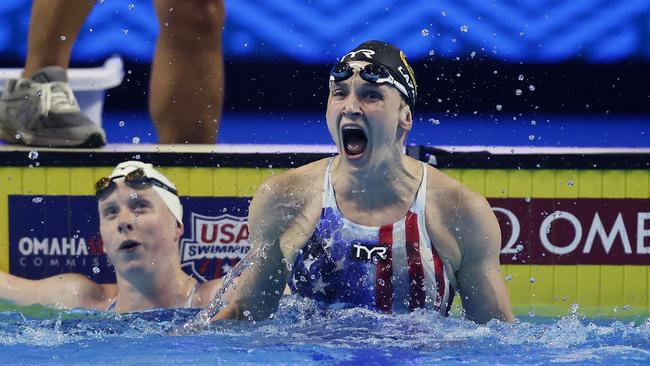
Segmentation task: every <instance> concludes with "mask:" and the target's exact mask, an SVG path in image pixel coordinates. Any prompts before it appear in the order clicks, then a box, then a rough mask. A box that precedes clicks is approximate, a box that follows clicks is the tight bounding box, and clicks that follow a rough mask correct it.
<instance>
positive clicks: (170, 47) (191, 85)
mask: <svg viewBox="0 0 650 366" xmlns="http://www.w3.org/2000/svg"><path fill="white" fill-rule="evenodd" d="M155 6H156V13H157V14H158V20H159V24H160V35H159V37H158V42H157V44H156V52H155V55H154V61H153V65H152V73H151V84H150V89H149V92H150V99H149V109H150V112H151V118H152V120H153V121H154V125H155V127H156V130H157V132H158V138H159V140H160V143H164V144H167V143H177V144H178V143H191V144H214V143H215V141H216V136H217V134H218V131H219V126H220V124H221V108H222V105H223V93H224V92H223V90H224V70H223V55H222V51H221V36H222V32H223V25H224V21H225V7H224V1H223V0H180V1H179V0H155Z"/></svg>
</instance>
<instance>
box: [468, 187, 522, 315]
mask: <svg viewBox="0 0 650 366" xmlns="http://www.w3.org/2000/svg"><path fill="white" fill-rule="evenodd" d="M459 218H460V220H461V222H460V227H462V230H461V236H460V238H459V244H460V246H461V249H462V252H463V259H462V262H461V265H460V268H459V269H458V272H457V278H458V284H459V287H460V297H461V300H462V302H463V308H464V309H465V314H466V317H467V318H468V319H470V320H474V321H476V322H479V323H486V322H488V321H490V320H491V319H499V320H502V321H506V322H512V321H514V317H513V315H512V308H511V306H510V298H509V297H508V289H507V287H506V284H505V281H504V277H503V275H502V273H501V269H500V265H499V255H500V251H501V231H500V228H499V224H498V222H497V220H496V217H495V216H494V213H493V212H492V209H491V208H490V206H489V204H488V203H487V201H486V200H485V199H484V198H483V197H481V196H479V195H477V194H475V193H470V192H468V193H467V194H466V199H465V200H464V202H463V203H462V204H461V205H460V207H459Z"/></svg>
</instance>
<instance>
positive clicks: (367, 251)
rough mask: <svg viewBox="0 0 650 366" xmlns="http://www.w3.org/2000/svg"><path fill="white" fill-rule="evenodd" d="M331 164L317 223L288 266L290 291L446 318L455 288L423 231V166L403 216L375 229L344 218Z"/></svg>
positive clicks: (325, 301) (424, 200)
mask: <svg viewBox="0 0 650 366" xmlns="http://www.w3.org/2000/svg"><path fill="white" fill-rule="evenodd" d="M331 165H332V160H330V162H329V165H328V166H327V169H326V172H325V182H324V187H323V188H324V190H323V208H322V211H321V217H320V221H319V223H318V226H317V228H316V230H315V232H314V233H313V235H312V236H311V238H310V239H309V240H308V241H307V243H306V244H305V247H304V248H303V249H302V250H301V251H300V252H299V254H298V256H297V258H296V261H295V263H294V265H293V267H292V270H291V271H292V273H291V279H290V281H289V286H290V288H291V290H292V292H293V293H298V294H300V295H302V296H305V297H309V298H313V299H315V300H316V301H318V302H322V303H328V304H332V303H342V304H347V305H350V306H361V307H367V308H370V309H374V310H378V311H383V312H396V313H404V312H409V311H413V310H416V309H419V308H427V309H433V310H435V311H437V312H439V313H440V314H442V315H445V316H446V315H447V314H448V312H449V309H450V307H451V303H452V301H453V298H454V290H453V288H452V287H451V285H450V282H449V278H448V276H447V273H446V271H445V267H444V266H443V264H442V261H441V260H440V256H438V253H437V252H436V249H435V248H434V247H433V246H432V245H431V240H430V239H429V234H428V233H427V231H426V226H425V221H424V207H425V202H426V186H427V169H426V165H425V164H424V163H423V169H422V171H423V174H422V181H421V183H420V187H419V188H418V192H417V195H416V199H415V202H413V204H412V205H411V208H410V209H409V211H408V213H407V214H406V216H405V217H404V218H402V219H401V220H399V221H397V222H396V223H394V224H388V225H383V226H379V227H377V226H364V225H359V224H356V223H354V222H352V221H350V220H348V219H346V218H345V217H343V215H342V214H341V212H340V211H339V209H338V207H337V205H336V200H335V198H334V189H333V187H332V182H331V174H330V170H331Z"/></svg>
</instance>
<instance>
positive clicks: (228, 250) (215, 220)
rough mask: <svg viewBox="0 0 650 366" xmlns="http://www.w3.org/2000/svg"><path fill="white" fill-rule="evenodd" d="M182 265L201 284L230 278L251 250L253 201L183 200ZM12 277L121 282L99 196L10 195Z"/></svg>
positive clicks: (10, 270) (238, 198)
mask: <svg viewBox="0 0 650 366" xmlns="http://www.w3.org/2000/svg"><path fill="white" fill-rule="evenodd" d="M181 202H182V204H183V207H184V211H185V213H184V218H183V224H184V226H185V234H184V235H183V237H182V238H181V240H180V253H181V262H182V263H181V265H182V267H183V269H184V270H185V271H186V272H187V273H188V274H191V275H193V276H195V277H196V278H197V279H199V280H200V281H206V280H210V279H213V278H219V277H221V276H222V275H224V274H226V273H227V272H228V271H229V270H230V269H231V268H232V267H233V266H234V265H235V264H237V262H238V261H239V260H241V258H243V256H244V255H246V253H247V252H248V250H249V249H250V245H249V242H248V225H247V222H246V216H247V215H248V204H249V202H250V199H249V198H248V197H182V198H181ZM8 203H9V210H8V213H9V272H10V273H11V274H14V275H16V276H20V277H24V278H29V279H41V278H45V277H49V276H54V275H57V274H61V273H67V272H74V273H81V274H84V275H86V276H88V277H89V278H90V279H92V280H93V281H96V282H98V283H111V282H114V281H115V272H114V270H113V267H112V265H111V263H110V261H109V260H108V258H107V257H106V256H105V255H104V251H103V243H102V240H101V237H100V235H99V219H98V213H97V202H96V200H95V197H93V196H32V195H9V198H8Z"/></svg>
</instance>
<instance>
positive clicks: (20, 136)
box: [14, 133, 23, 140]
mask: <svg viewBox="0 0 650 366" xmlns="http://www.w3.org/2000/svg"><path fill="white" fill-rule="evenodd" d="M14 138H16V140H20V139H22V138H23V136H22V135H21V134H19V133H17V134H15V135H14Z"/></svg>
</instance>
